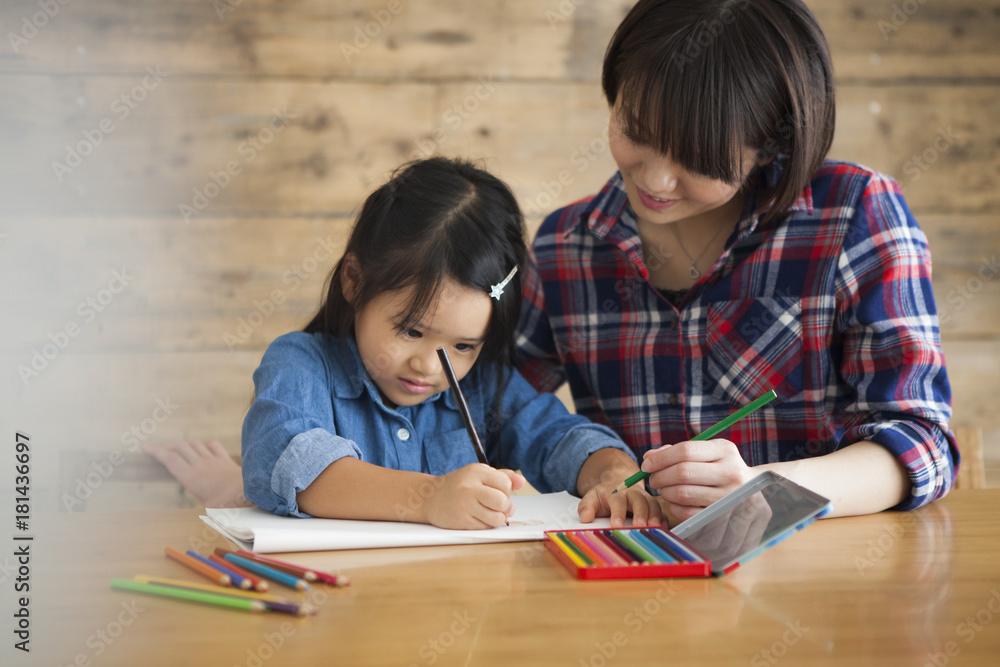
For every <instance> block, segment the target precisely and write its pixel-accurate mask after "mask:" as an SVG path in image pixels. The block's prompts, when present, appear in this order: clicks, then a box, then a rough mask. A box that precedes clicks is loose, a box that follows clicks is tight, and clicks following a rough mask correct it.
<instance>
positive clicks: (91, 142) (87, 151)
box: [52, 65, 170, 183]
mask: <svg viewBox="0 0 1000 667" xmlns="http://www.w3.org/2000/svg"><path fill="white" fill-rule="evenodd" d="M168 76H170V74H169V73H167V72H164V71H162V70H160V66H159V65H157V66H156V67H153V66H152V65H147V66H146V76H144V77H143V78H142V81H140V82H139V83H137V84H136V85H134V86H133V87H132V89H131V90H128V91H126V92H124V93H122V94H121V95H119V96H118V97H116V98H115V99H114V100H113V101H112V102H111V113H112V114H113V115H114V116H113V117H112V116H105V117H104V118H102V119H101V120H99V121H98V122H97V126H96V127H94V128H93V129H86V130H83V131H82V134H83V139H81V140H80V141H78V142H76V144H74V145H70V144H66V155H65V157H64V158H63V161H62V162H59V161H58V160H53V161H52V172H53V173H54V174H55V175H56V178H57V179H58V180H59V182H60V183H62V182H63V179H65V178H66V177H67V176H68V175H70V174H72V173H73V170H75V169H76V168H77V167H79V166H80V165H81V164H83V161H84V160H85V159H86V158H88V157H89V156H90V155H92V154H93V152H94V151H95V150H96V149H97V147H98V146H100V145H101V144H102V143H103V142H104V140H105V139H106V138H107V137H108V136H110V135H111V134H112V133H113V132H114V131H115V130H116V129H118V125H116V124H115V120H114V119H115V118H117V119H118V122H119V123H121V122H124V121H125V119H126V118H128V117H129V116H130V115H131V114H132V112H133V111H134V110H135V109H136V108H138V106H139V105H140V104H141V103H142V102H143V101H144V100H145V99H146V98H147V97H148V96H149V93H151V92H153V91H154V90H156V89H157V88H159V87H160V83H162V82H163V79H165V78H166V77H168Z"/></svg>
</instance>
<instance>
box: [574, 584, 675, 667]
mask: <svg viewBox="0 0 1000 667" xmlns="http://www.w3.org/2000/svg"><path fill="white" fill-rule="evenodd" d="M674 586H675V585H674V583H673V582H672V581H671V582H667V581H660V582H659V588H658V590H657V591H656V593H655V594H654V595H653V596H652V597H649V598H647V599H646V600H645V601H644V602H643V603H642V604H640V605H636V606H634V607H632V609H630V610H629V611H628V613H626V614H625V616H624V617H622V625H623V626H625V627H626V628H628V629H629V630H631V631H632V636H634V635H637V634H639V633H640V632H641V631H642V629H643V628H644V627H646V624H648V623H649V622H650V621H652V620H653V617H655V616H656V615H657V614H659V613H660V612H661V611H662V610H663V608H664V607H665V606H666V605H667V604H668V603H669V602H670V601H671V600H672V599H673V598H674V596H675V595H677V591H676V589H675V588H674ZM629 639H630V636H629V635H627V634H626V633H625V631H624V630H617V631H615V632H613V633H612V634H611V636H610V637H609V638H608V640H607V641H596V642H594V652H593V653H591V654H590V655H589V656H588V657H586V658H580V659H579V662H578V663H577V664H578V665H579V667H606V665H608V664H609V663H610V662H611V661H612V660H614V659H615V657H616V656H617V655H618V652H619V651H620V650H621V649H622V648H624V647H625V646H627V645H628V643H629Z"/></svg>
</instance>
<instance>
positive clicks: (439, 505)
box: [426, 463, 526, 530]
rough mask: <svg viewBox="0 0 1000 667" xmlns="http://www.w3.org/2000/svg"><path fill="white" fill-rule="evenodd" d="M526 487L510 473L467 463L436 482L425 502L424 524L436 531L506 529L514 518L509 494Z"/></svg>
mask: <svg viewBox="0 0 1000 667" xmlns="http://www.w3.org/2000/svg"><path fill="white" fill-rule="evenodd" d="M525 483H526V480H525V479H524V477H522V476H521V475H520V474H518V473H516V472H514V471H512V470H497V469H496V468H491V467H490V466H488V465H483V464H482V463H470V464H469V465H467V466H465V467H463V468H459V469H458V470H454V471H452V472H450V473H448V474H447V475H443V476H441V477H437V478H435V480H434V492H433V493H432V494H431V495H430V497H429V498H428V499H427V507H426V513H427V521H428V523H431V524H433V525H435V526H437V527H439V528H457V529H463V530H481V529H485V528H494V527H496V526H503V525H506V523H507V520H508V519H509V518H510V516H511V515H513V514H514V505H513V504H512V503H511V501H510V492H511V491H513V490H517V489H520V488H521V487H522V486H524V485H525Z"/></svg>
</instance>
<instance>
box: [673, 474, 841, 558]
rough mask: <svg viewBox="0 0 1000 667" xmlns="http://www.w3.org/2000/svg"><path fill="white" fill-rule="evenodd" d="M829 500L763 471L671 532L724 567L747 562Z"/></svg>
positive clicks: (823, 508) (824, 507) (818, 511)
mask: <svg viewBox="0 0 1000 667" xmlns="http://www.w3.org/2000/svg"><path fill="white" fill-rule="evenodd" d="M829 508H830V501H829V500H827V499H826V498H824V497H822V496H820V495H819V494H816V493H813V492H812V491H809V490H808V489H805V488H803V487H801V486H799V485H798V484H795V483H794V482H791V481H789V480H787V479H785V478H784V477H781V476H780V475H777V474H775V473H772V472H765V473H763V474H761V475H759V476H757V477H755V478H754V479H752V480H750V481H749V482H747V483H746V484H744V485H743V486H741V487H740V488H738V489H736V490H735V491H733V492H732V493H730V494H728V495H726V496H725V497H723V498H721V499H720V500H718V501H717V502H715V503H712V504H711V505H709V506H708V507H706V508H705V509H704V510H702V511H701V512H700V513H698V514H697V515H695V516H693V517H691V518H690V519H688V520H687V521H684V522H683V523H681V524H680V525H678V526H677V528H676V529H674V530H673V531H672V532H673V533H674V534H675V535H677V536H678V537H680V538H682V539H684V540H685V541H686V542H687V543H688V544H690V545H691V546H693V547H694V548H695V549H697V550H698V551H700V552H701V553H702V554H703V555H704V556H705V557H706V558H708V559H709V560H710V561H712V571H713V572H721V571H723V570H726V569H727V568H729V567H730V566H731V565H732V564H734V563H736V562H744V561H746V560H749V559H750V558H752V557H753V556H755V555H756V554H757V553H759V552H760V551H763V550H764V549H765V548H767V547H768V546H771V542H772V541H773V540H778V538H781V537H782V536H783V535H785V534H791V533H792V532H795V531H796V530H798V529H800V528H802V527H804V525H803V522H806V521H810V520H812V519H815V518H816V517H818V516H820V515H821V513H824V512H825V511H828V510H829Z"/></svg>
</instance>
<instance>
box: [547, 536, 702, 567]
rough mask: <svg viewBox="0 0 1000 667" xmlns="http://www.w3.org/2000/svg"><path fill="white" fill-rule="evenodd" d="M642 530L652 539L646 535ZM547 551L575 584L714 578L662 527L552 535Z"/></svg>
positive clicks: (695, 554)
mask: <svg viewBox="0 0 1000 667" xmlns="http://www.w3.org/2000/svg"><path fill="white" fill-rule="evenodd" d="M640 530H642V531H643V532H646V533H648V534H646V535H643V534H642V533H641V532H640ZM545 546H546V547H547V548H548V550H549V551H551V552H552V554H553V555H554V556H555V557H556V559H557V560H558V561H559V562H560V563H562V564H563V566H565V567H566V569H567V570H569V571H570V573H572V574H573V575H574V576H576V578H577V579H659V578H670V577H708V576H710V575H711V574H712V564H711V562H710V561H709V560H708V559H707V558H705V556H704V555H702V554H701V553H700V552H698V550H697V549H694V548H693V547H691V546H690V545H689V544H687V543H685V542H684V541H683V540H681V539H680V538H678V537H677V536H676V535H673V534H672V533H671V532H670V531H668V530H664V529H662V528H647V529H637V528H622V529H612V528H589V529H586V530H548V531H545ZM668 549H669V551H668Z"/></svg>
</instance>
